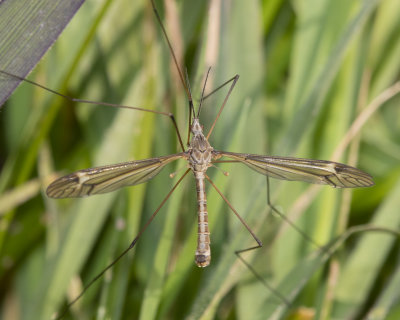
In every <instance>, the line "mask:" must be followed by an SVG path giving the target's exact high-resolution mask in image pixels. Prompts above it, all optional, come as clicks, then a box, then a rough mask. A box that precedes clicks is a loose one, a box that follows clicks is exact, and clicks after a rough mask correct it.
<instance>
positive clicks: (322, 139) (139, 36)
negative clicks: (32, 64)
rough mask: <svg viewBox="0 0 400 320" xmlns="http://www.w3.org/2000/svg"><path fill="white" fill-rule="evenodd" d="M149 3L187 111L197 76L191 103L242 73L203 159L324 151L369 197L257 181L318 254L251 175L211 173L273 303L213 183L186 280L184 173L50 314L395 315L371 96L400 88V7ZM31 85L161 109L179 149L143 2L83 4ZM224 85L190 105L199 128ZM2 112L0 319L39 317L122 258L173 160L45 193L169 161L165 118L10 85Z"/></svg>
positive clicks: (397, 114) (165, 69) (390, 149)
mask: <svg viewBox="0 0 400 320" xmlns="http://www.w3.org/2000/svg"><path fill="white" fill-rule="evenodd" d="M156 6H157V8H158V9H159V11H160V15H161V16H162V19H163V21H164V23H165V26H166V29H167V32H168V35H169V36H170V40H171V43H172V46H173V47H174V49H175V51H176V53H177V56H178V59H179V60H180V61H181V64H182V65H183V66H184V67H185V68H187V72H188V75H189V79H190V83H191V87H192V90H193V96H194V97H195V100H196V105H197V103H198V100H199V97H200V92H201V89H202V84H203V78H204V75H205V73H206V72H207V69H208V67H209V66H211V73H210V78H209V81H208V89H207V91H208V92H209V91H210V90H211V89H212V88H215V87H217V86H218V85H219V84H221V83H223V82H224V81H226V80H228V79H229V78H231V77H233V76H234V75H235V74H239V75H240V79H239V82H238V83H237V85H236V87H235V89H234V91H233V93H232V95H231V97H230V99H229V101H228V104H227V106H226V108H225V110H224V112H223V113H222V116H221V118H220V120H219V122H218V123H217V126H216V129H215V131H214V132H213V135H212V136H211V138H210V142H211V144H212V145H213V146H214V147H215V149H217V150H227V151H233V152H246V153H257V154H270V155H282V156H296V157H304V158H315V159H326V160H329V159H333V158H332V157H334V160H335V161H339V162H343V163H347V164H350V165H354V166H357V167H358V168H360V169H362V170H364V171H366V172H368V173H370V174H371V175H372V176H373V177H374V180H375V182H376V185H375V186H374V187H371V188H366V189H357V190H338V189H332V188H330V187H327V186H325V187H323V186H322V187H321V186H317V187H310V186H309V185H307V184H305V183H301V182H280V181H272V180H271V181H270V187H271V188H270V189H271V190H270V194H271V200H272V202H273V204H274V205H275V206H276V207H277V208H278V209H279V211H280V212H282V213H283V214H285V215H286V216H287V217H288V218H289V219H290V220H291V221H293V223H295V224H296V226H297V227H298V228H300V229H301V230H303V232H305V233H306V234H307V235H308V236H309V237H310V238H312V239H313V241H314V242H316V243H318V244H320V245H325V244H328V243H331V244H332V246H331V247H330V249H331V250H330V251H328V252H324V253H320V252H318V250H317V248H316V246H315V245H313V244H312V243H311V242H310V241H309V240H307V239H306V238H305V237H304V236H303V235H302V234H300V233H299V232H297V231H296V230H295V229H294V228H293V227H292V226H290V225H289V224H288V223H287V222H285V221H284V220H282V218H280V217H279V216H277V215H271V214H270V210H269V207H268V205H267V183H266V178H265V177H263V176H261V175H258V174H257V173H255V172H253V171H251V170H249V169H248V168H247V167H244V166H243V165H240V164H224V165H220V166H219V167H221V168H222V169H223V170H225V171H228V172H229V173H230V175H229V177H225V176H224V175H223V174H222V173H221V172H220V171H218V170H216V169H215V168H210V169H209V171H208V174H209V175H210V176H211V177H212V179H213V181H214V182H215V183H216V185H217V186H218V187H219V188H220V189H221V191H223V192H224V194H225V195H226V197H227V198H228V199H229V200H230V202H231V203H232V205H233V206H234V207H235V208H236V209H237V211H238V212H239V213H240V214H241V216H242V217H243V218H244V219H245V221H246V222H247V223H248V225H249V226H250V227H251V228H252V229H253V230H254V232H255V233H256V234H257V235H258V236H259V237H260V238H261V239H262V240H263V243H264V247H263V248H262V249H260V250H256V251H253V252H251V253H245V254H243V257H244V258H245V259H246V261H247V262H248V263H249V264H251V265H252V266H253V268H254V269H255V270H256V271H257V272H258V273H259V275H260V276H261V277H262V278H263V279H264V280H265V281H266V282H267V283H268V284H269V285H271V286H272V287H273V288H275V290H276V291H277V292H279V294H280V295H281V296H283V297H285V299H286V300H287V301H288V302H290V305H286V304H285V303H284V302H283V301H282V299H281V298H280V297H279V296H278V295H277V294H274V293H272V292H271V290H269V289H267V288H266V286H265V285H264V284H263V283H262V282H261V281H260V280H259V279H257V278H256V277H255V276H254V275H253V274H252V273H251V272H250V271H249V270H248V269H247V268H246V266H244V264H243V263H241V262H240V261H239V260H238V259H237V258H236V256H235V254H234V251H235V250H238V249H243V248H246V247H250V246H253V245H255V243H254V241H253V240H252V238H251V236H250V234H249V233H248V232H247V231H246V229H245V228H244V227H243V226H242V225H241V224H240V222H239V221H238V219H237V218H236V217H235V216H234V215H233V214H232V212H231V211H230V210H229V208H228V206H227V205H226V204H225V203H224V201H223V200H222V199H221V198H220V197H219V196H218V194H217V193H216V192H215V190H213V189H212V188H208V190H209V191H208V205H209V208H208V209H209V210H208V211H209V215H210V217H209V220H210V227H211V242H212V262H211V265H210V266H209V267H207V268H204V269H199V268H198V267H196V266H195V264H194V261H193V260H194V251H195V245H196V232H197V229H196V228H197V218H196V210H197V209H196V195H195V186H194V181H193V180H194V179H193V178H192V177H191V176H189V177H187V178H186V179H185V180H184V182H183V183H182V185H181V186H180V187H179V188H178V189H177V190H176V191H175V192H174V193H173V195H172V196H171V198H170V199H169V200H168V202H167V203H166V205H165V206H164V207H163V209H162V210H161V211H160V212H159V214H158V216H157V217H156V219H155V220H154V221H153V222H152V224H151V225H150V227H149V228H148V229H147V230H146V232H145V233H144V234H143V236H142V237H141V238H140V240H139V241H138V243H137V246H136V247H135V249H134V250H132V252H130V254H128V255H127V256H125V257H124V258H123V259H121V261H119V262H118V264H117V265H116V266H115V267H114V268H112V269H111V270H109V271H107V273H106V274H105V276H104V277H102V278H101V279H100V280H99V281H98V282H97V283H96V284H95V285H94V286H93V287H91V288H90V289H89V290H88V291H87V292H86V294H85V295H84V297H83V298H82V299H81V300H79V301H78V302H77V303H76V304H75V305H74V306H73V307H72V308H71V309H69V310H68V312H67V315H66V317H65V318H66V319H69V318H73V319H183V318H188V319H287V318H290V319H313V318H315V319H361V318H365V317H367V316H369V317H370V319H398V318H399V317H400V303H399V301H400V300H399V299H400V297H399V296H400V291H399V290H398V288H399V286H400V261H399V249H400V246H399V241H398V240H399V238H398V234H397V235H396V234H393V233H392V234H391V233H389V232H388V231H385V228H386V229H387V228H390V229H392V230H398V229H399V226H400V212H399V207H400V161H399V160H400V109H399V107H398V105H399V97H398V96H394V98H390V99H388V101H385V102H384V103H382V102H379V101H378V102H377V103H375V104H372V106H371V102H372V101H374V99H375V98H376V97H378V96H379V95H380V94H381V93H382V92H383V91H384V90H386V89H388V88H390V87H392V86H393V85H394V84H395V83H396V81H399V70H400V59H399V58H398V57H399V56H400V41H399V39H400V20H399V19H398V12H400V11H399V10H400V3H399V2H398V1H397V0H386V1H376V0H375V1H372V0H369V1H368V0H365V1H345V0H339V1H333V0H298V1H282V0H271V1H254V0H251V1H217V0H210V1H174V0H166V1H156ZM0 10H1V7H0ZM0 50H1V48H0ZM4 77H5V76H4V75H1V79H2V81H4ZM29 79H31V80H33V81H36V82H38V83H40V84H42V85H45V86H47V87H49V88H52V89H55V90H57V91H59V92H61V93H63V94H66V95H68V96H72V97H77V98H82V99H89V100H94V101H105V102H112V103H117V104H124V105H131V106H135V107H142V108H148V109H152V110H159V111H164V112H173V113H174V114H175V115H176V117H177V120H178V125H179V129H180V132H181V135H182V136H183V137H184V139H185V137H186V135H187V118H188V112H187V111H188V109H187V101H186V97H185V93H184V91H183V88H182V85H181V84H180V83H179V79H178V77H177V74H176V72H175V71H174V66H173V64H172V62H171V57H170V54H169V52H168V48H167V46H166V41H165V39H164V38H163V36H162V34H161V30H160V27H159V25H158V24H157V21H156V19H155V17H154V14H153V12H152V8H151V3H150V1H146V0H138V1H127V0H117V1H92V0H90V1H89V0H87V1H86V2H85V4H84V5H83V6H82V8H81V9H80V10H79V11H78V13H77V15H76V16H75V17H74V18H73V20H72V21H71V23H70V24H69V25H68V27H67V29H66V30H65V31H64V32H63V34H62V35H61V37H60V38H59V39H58V40H57V41H56V43H55V45H54V46H53V47H52V49H51V50H50V51H49V52H48V53H47V54H46V56H45V58H44V59H43V60H42V61H41V62H40V63H39V65H38V66H37V67H36V68H35V70H34V72H32V74H31V75H30V76H29ZM10 81H13V80H11V79H10ZM396 88H397V91H399V89H398V85H397V87H396ZM396 88H395V89H393V87H392V91H389V97H391V95H394V94H395V93H394V92H395V90H396ZM227 90H228V88H227V87H226V88H225V89H222V90H220V91H219V92H218V93H217V94H215V95H213V96H212V97H210V98H208V99H207V100H206V101H205V105H204V108H203V110H202V114H201V121H202V123H203V124H204V127H205V131H206V132H207V131H208V129H209V128H210V126H211V124H212V121H213V119H214V117H215V115H216V112H217V111H218V109H219V106H220V105H221V103H222V100H223V98H224V96H225V95H226V93H227ZM373 107H376V109H375V110H376V111H375V112H373V113H372V114H371V117H370V118H369V120H368V121H367V122H366V123H365V125H364V126H363V127H358V131H357V133H358V134H357V135H356V136H355V137H353V138H352V139H351V143H350V145H349V146H348V145H346V148H345V149H343V150H344V152H342V153H340V154H338V153H335V150H337V148H338V146H339V145H340V144H341V143H342V140H343V138H344V136H345V135H346V133H347V131H348V130H349V128H350V126H352V124H354V122H355V120H356V119H357V117H358V115H359V114H360V113H362V112H363V110H366V109H367V108H373ZM368 110H371V109H368ZM1 111H2V112H1V113H0V123H1V126H0V130H1V135H0V145H1V149H0V165H1V176H0V215H1V216H0V217H1V218H0V219H1V228H0V253H1V260H0V262H1V264H0V268H1V269H0V281H1V295H0V296H1V310H0V312H1V316H2V318H4V319H48V318H50V316H51V315H52V314H54V312H55V311H57V310H61V309H62V308H63V306H65V303H66V301H71V300H72V299H73V298H75V297H76V296H77V295H78V294H79V292H80V291H81V290H82V288H83V286H84V285H85V284H87V283H88V282H89V281H90V280H91V279H92V278H93V277H94V276H95V275H96V274H98V273H99V272H100V271H101V270H103V269H104V268H105V266H106V265H107V264H109V263H110V262H111V261H112V260H113V259H115V258H116V257H117V256H118V255H119V254H120V253H121V252H122V251H123V250H124V249H125V248H127V247H128V246H129V243H130V242H131V241H132V239H133V238H134V237H135V236H136V234H137V233H138V231H139V230H140V228H141V226H143V225H144V223H145V222H146V221H147V219H148V218H149V217H150V215H151V214H152V212H153V211H154V210H155V209H156V208H157V206H158V205H159V204H160V203H161V201H162V199H163V198H164V197H165V196H166V194H167V193H168V192H169V190H170V189H171V187H172V185H173V183H174V180H177V178H174V179H171V178H170V177H169V174H170V173H172V172H175V171H178V174H177V177H179V173H181V172H183V168H185V163H184V162H177V163H176V164H171V165H168V166H167V167H166V168H165V169H163V171H162V172H161V173H160V174H159V176H157V177H156V178H155V179H153V180H152V181H150V182H148V183H147V184H144V185H140V186H135V187H131V188H126V189H123V190H121V191H118V192H114V193H111V194H107V195H100V196H93V197H90V198H86V199H72V200H71V199H68V200H53V199H48V198H47V197H46V196H45V188H46V187H47V185H48V184H49V183H50V182H51V181H52V179H54V178H55V177H57V176H59V175H62V174H67V173H70V172H73V171H76V170H79V169H84V168H89V167H93V166H96V165H105V164H111V163H118V162H124V161H127V160H131V159H144V158H149V157H155V156H161V155H167V154H171V153H175V152H179V151H180V150H179V146H178V143H177V138H176V133H175V131H174V130H173V127H172V125H171V122H170V120H169V119H168V118H167V117H163V116H157V115H154V114H150V113H149V114H148V113H144V112H139V111H132V110H124V109H113V108H107V107H102V106H94V105H85V104H76V103H71V102H69V101H66V100H64V99H62V98H59V97H57V96H55V95H53V94H49V93H48V92H45V91H44V90H43V89H40V88H36V87H34V86H32V85H30V84H26V83H25V84H22V85H21V86H20V87H19V88H18V90H17V91H16V92H15V94H14V95H13V96H12V98H11V99H9V101H8V102H7V103H6V105H5V106H3V107H2V110H1ZM359 225H361V226H364V227H363V228H361V229H360V230H359V232H355V229H354V226H359ZM367 225H369V226H370V227H368V226H367ZM372 226H374V227H380V228H382V230H381V231H380V232H376V230H375V229H373V228H372ZM346 230H347V231H346ZM373 230H375V232H374V231H373Z"/></svg>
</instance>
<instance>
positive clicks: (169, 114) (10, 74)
mask: <svg viewBox="0 0 400 320" xmlns="http://www.w3.org/2000/svg"><path fill="white" fill-rule="evenodd" d="M0 73H3V74H6V75H7V76H9V77H13V78H16V79H18V80H21V81H25V82H28V83H30V84H33V85H35V86H37V87H39V88H42V89H44V90H46V91H48V92H51V93H53V94H55V95H57V96H59V97H62V98H64V99H66V100H68V101H72V102H81V103H88V104H95V105H99V106H106V107H113V108H121V109H132V110H139V111H144V112H151V113H155V114H160V115H163V116H167V117H169V118H170V119H171V121H172V123H173V125H174V128H175V131H176V134H177V136H178V140H179V144H180V146H181V148H182V151H185V147H184V146H183V142H182V138H181V135H180V133H179V129H178V125H177V123H176V120H175V117H174V115H173V114H172V113H170V112H162V111H156V110H150V109H145V108H138V107H132V106H125V105H119V104H115V103H108V102H101V101H100V102H98V101H91V100H85V99H77V98H72V97H69V96H67V95H65V94H62V93H60V92H57V91H55V90H52V89H50V88H47V87H45V86H43V85H41V84H39V83H37V82H34V81H31V80H29V79H26V78H23V77H20V76H17V75H15V74H12V73H8V72H6V71H3V70H0Z"/></svg>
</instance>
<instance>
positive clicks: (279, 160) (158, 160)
mask: <svg viewBox="0 0 400 320" xmlns="http://www.w3.org/2000/svg"><path fill="white" fill-rule="evenodd" d="M151 4H152V7H153V10H154V13H155V16H156V18H157V20H158V22H159V24H160V26H161V30H162V32H163V34H164V36H165V38H166V42H167V44H168V47H169V51H170V53H171V56H172V59H173V60H174V63H175V66H176V68H177V71H178V75H179V78H180V81H181V83H182V85H183V87H184V89H185V92H186V95H187V98H188V100H189V125H188V143H187V148H185V146H184V144H183V142H182V138H181V135H180V133H179V130H178V127H177V124H176V121H175V118H174V116H173V115H172V114H170V113H166V112H160V111H154V110H148V109H142V108H137V107H131V106H121V105H115V104H111V103H103V102H100V103H99V102H93V101H88V100H82V99H75V98H70V97H68V96H65V95H63V94H60V93H57V92H55V91H53V90H51V89H48V88H45V87H43V86H41V85H38V84H36V83H33V82H32V81H30V80H27V79H25V78H21V77H18V76H15V75H12V74H10V73H7V72H5V71H0V72H1V73H4V74H6V75H9V76H13V77H15V78H18V79H20V80H24V81H26V82H30V83H33V84H35V85H38V86H40V87H42V88H43V89H45V90H47V91H50V92H52V93H54V94H57V95H59V96H62V97H63V98H65V99H68V100H71V101H74V102H83V103H90V104H98V105H104V106H110V107H118V108H129V109H133V110H139V111H144V112H151V113H155V114H160V115H164V116H168V117H169V118H170V119H171V121H172V123H173V126H174V128H175V130H176V133H177V137H178V141H179V144H180V147H181V149H182V152H179V153H176V154H171V155H167V156H160V157H155V158H149V159H144V160H135V161H128V162H123V163H119V164H111V165H105V166H99V167H95V168H89V169H84V170H79V171H76V172H74V173H71V174H68V175H66V176H63V177H60V178H58V179H56V180H55V181H54V182H52V183H51V184H50V185H49V186H48V188H47V190H46V194H47V196H48V197H50V198H56V199H60V198H80V197H86V196H91V195H98V194H103V193H108V192H112V191H115V190H118V189H120V188H123V187H127V186H134V185H138V184H141V183H144V182H147V181H149V180H151V179H152V178H154V177H155V176H157V175H158V174H159V173H160V172H161V170H162V169H163V168H164V167H165V166H166V165H167V164H169V163H171V162H173V161H176V160H179V159H183V160H186V162H187V168H186V171H185V173H184V174H183V175H182V176H181V178H180V179H179V180H178V181H177V183H176V184H175V185H174V186H173V187H172V189H171V191H170V192H169V193H168V194H167V196H166V197H165V198H164V200H163V201H162V202H161V204H160V205H159V206H158V208H157V209H156V210H155V211H154V213H153V214H152V216H151V217H150V218H149V219H148V221H147V222H146V223H145V225H144V227H143V228H142V229H141V231H139V233H138V235H137V236H136V237H135V238H134V240H133V241H132V242H131V244H130V246H129V247H128V248H127V249H126V250H125V251H124V252H122V254H120V255H119V256H118V257H117V259H115V260H114V261H113V262H112V263H111V264H110V265H108V266H107V267H106V268H105V269H104V270H103V271H102V272H101V273H100V274H98V275H97V276H96V277H95V278H94V279H93V280H92V281H91V282H90V283H89V284H88V285H86V286H85V288H84V290H83V291H82V292H81V294H80V295H79V296H78V297H76V298H75V299H74V300H73V301H72V302H71V303H69V304H68V306H71V305H72V304H73V303H74V302H76V301H77V300H78V299H79V298H80V297H81V296H82V295H83V293H84V292H85V291H86V289H87V288H88V287H90V286H91V285H92V284H93V283H94V282H95V281H96V280H97V279H98V278H99V277H101V276H102V275H103V274H104V273H105V271H106V270H108V269H109V268H111V267H112V266H113V265H114V264H115V263H116V262H117V261H119V259H120V258H121V257H122V256H124V255H125V254H126V253H127V252H128V251H129V250H130V249H132V248H133V247H134V246H135V244H136V242H137V240H138V239H139V238H140V236H141V235H142V233H143V232H144V231H145V230H146V229H147V227H148V226H149V224H150V223H151V221H152V220H153V219H154V217H155V216H156V214H157V213H158V212H159V210H160V209H161V207H162V206H163V205H164V204H165V202H166V201H167V199H168V198H169V197H170V195H171V194H172V192H173V191H174V190H175V189H176V187H177V186H178V185H179V184H180V182H181V181H182V180H183V178H184V177H185V176H186V175H187V174H188V173H189V172H190V171H192V173H193V175H194V178H195V181H196V192H197V211H198V239H197V249H196V252H195V263H196V264H197V266H199V267H206V266H208V265H209V264H210V262H211V249H210V232H209V227H208V211H207V197H206V191H205V184H206V180H207V181H208V182H209V183H210V184H211V185H212V187H214V188H215V189H216V190H217V192H218V193H219V194H220V195H221V197H222V198H223V200H224V201H225V202H226V203H227V204H228V206H229V207H230V209H231V210H232V211H233V212H234V213H235V215H236V216H237V217H238V218H239V220H240V221H241V222H242V223H243V225H244V226H245V227H246V229H247V230H248V231H249V232H250V234H251V235H252V237H253V238H254V239H255V240H256V242H257V244H258V246H257V247H261V246H262V243H261V241H260V240H259V239H258V238H257V237H256V236H255V234H254V233H253V232H252V231H251V229H250V228H249V227H248V226H247V224H246V223H245V222H244V221H243V219H242V218H241V217H240V215H239V214H238V213H237V212H236V210H235V209H234V208H233V206H232V205H231V204H230V203H229V202H228V200H227V199H226V198H225V196H224V195H223V194H222V193H221V192H220V191H219V189H218V188H217V187H216V186H215V184H214V183H213V182H212V180H211V179H210V178H209V176H208V175H207V170H208V168H210V167H212V166H215V165H216V164H218V163H221V162H234V163H241V164H244V165H246V166H248V167H249V168H250V169H252V170H254V171H256V172H258V173H260V174H262V175H265V176H267V177H271V178H275V179H280V180H289V181H303V182H308V183H313V184H322V185H329V186H331V187H334V188H358V187H370V186H373V185H374V182H373V180H372V177H371V176H370V175H369V174H368V173H365V172H363V171H361V170H359V169H357V168H354V167H351V166H348V165H346V164H342V163H337V162H332V161H325V160H312V159H302V158H294V157H278V156H266V155H258V154H248V153H235V152H228V151H220V150H217V149H214V148H213V147H212V146H211V144H210V142H209V138H210V136H211V134H212V132H213V130H214V127H215V125H216V123H217V120H218V119H219V117H220V115H221V113H222V111H223V109H224V107H225V105H226V103H227V101H228V98H229V96H230V94H231V92H232V91H233V89H234V87H235V84H236V83H237V81H238V79H239V75H236V76H234V77H233V78H231V79H230V80H228V81H226V82H225V83H224V84H222V85H221V86H219V87H218V88H217V89H215V90H213V91H212V92H211V93H209V94H207V95H205V87H206V82H207V77H208V73H209V72H210V69H209V70H208V73H207V77H206V80H205V81H204V85H203V91H202V95H201V99H200V103H199V105H198V108H197V110H195V108H194V103H193V98H192V94H191V90H190V85H189V81H188V80H187V75H186V80H185V78H184V76H183V73H182V71H181V68H180V67H179V64H178V62H177V59H176V56H175V53H174V50H173V48H172V46H171V43H170V41H169V39H168V36H167V33H166V31H165V29H164V26H163V24H162V22H161V18H160V16H159V14H158V11H157V10H156V8H155V5H154V2H153V0H151ZM228 84H230V87H229V90H228V93H227V94H226V96H225V99H224V101H223V103H222V105H221V106H220V108H219V111H218V113H217V116H216V117H215V119H214V122H213V124H212V126H211V128H210V130H209V131H208V132H207V134H205V133H204V132H203V126H202V125H201V122H200V113H201V109H202V103H203V100H204V99H206V98H207V97H208V96H210V95H211V94H212V93H214V92H215V91H217V90H219V89H220V88H222V87H224V86H225V85H228ZM225 159H227V160H225ZM254 248H256V247H254ZM251 249H252V248H251ZM245 250H247V249H245ZM245 250H242V251H245Z"/></svg>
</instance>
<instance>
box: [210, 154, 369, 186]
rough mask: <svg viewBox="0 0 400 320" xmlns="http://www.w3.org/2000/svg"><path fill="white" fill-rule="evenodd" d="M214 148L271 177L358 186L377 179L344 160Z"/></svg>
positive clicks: (218, 155)
mask: <svg viewBox="0 0 400 320" xmlns="http://www.w3.org/2000/svg"><path fill="white" fill-rule="evenodd" d="M214 152H215V155H216V156H217V157H221V156H225V157H229V158H231V159H234V160H237V161H240V162H242V163H244V164H245V165H246V166H248V167H249V168H251V169H253V170H255V171H257V172H259V173H261V174H263V175H266V176H269V177H271V178H276V179H282V180H292V181H305V182H309V183H316V184H327V185H330V186H332V187H334V188H357V187H370V186H373V185H374V181H373V180H372V177H371V176H370V175H369V174H368V173H365V172H364V171H361V170H359V169H357V168H354V167H350V166H348V165H345V164H342V163H337V162H332V161H325V160H312V159H301V158H290V157H268V156H261V155H256V154H244V153H234V152H225V151H214Z"/></svg>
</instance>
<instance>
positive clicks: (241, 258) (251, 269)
mask: <svg viewBox="0 0 400 320" xmlns="http://www.w3.org/2000/svg"><path fill="white" fill-rule="evenodd" d="M205 177H206V179H207V180H208V182H210V184H211V185H212V186H213V188H214V189H215V190H216V191H217V192H218V193H219V195H220V196H221V198H222V199H223V200H224V201H225V202H226V204H227V205H228V206H229V208H230V209H231V210H232V211H233V213H234V214H235V215H236V217H237V218H238V219H239V220H240V222H241V223H242V224H243V225H244V227H245V228H246V229H247V231H248V232H249V233H250V234H251V236H252V237H253V239H254V240H255V241H256V242H257V245H256V246H253V247H250V248H246V249H241V250H237V251H235V254H236V255H237V257H238V258H239V259H240V261H242V262H243V264H244V265H245V266H246V267H247V268H248V269H249V270H250V271H251V273H253V275H254V276H255V277H256V278H257V279H258V280H260V281H261V283H263V284H264V286H265V287H266V288H268V290H270V291H271V292H272V293H274V294H275V295H276V296H277V297H278V298H279V299H281V300H282V301H283V302H284V303H285V304H286V305H287V306H290V302H289V301H288V300H287V299H286V298H285V297H284V296H283V295H282V294H280V293H279V292H278V291H277V290H276V289H274V288H273V287H271V286H270V285H269V284H268V282H266V281H265V280H264V278H263V277H261V276H260V275H259V274H258V273H257V272H256V270H254V268H253V267H252V266H251V265H250V264H249V263H247V262H246V260H244V259H243V257H242V256H241V254H242V253H243V252H247V251H251V250H255V249H259V248H261V247H262V246H263V244H262V242H261V240H260V239H258V238H257V236H256V235H255V234H254V232H253V231H252V230H251V229H250V227H249V226H248V225H247V223H246V222H245V221H244V220H243V218H242V217H241V216H240V215H239V213H238V212H237V211H236V210H235V208H234V207H233V206H232V205H231V203H230V202H229V201H228V199H227V198H226V197H225V196H224V195H223V193H222V192H221V191H220V190H219V189H218V188H217V186H216V185H215V184H214V182H212V180H211V179H210V177H208V176H207V175H205Z"/></svg>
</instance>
